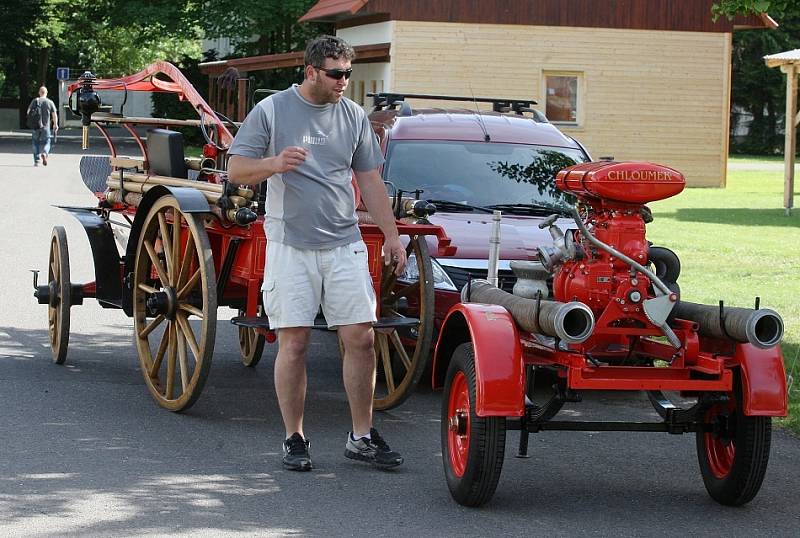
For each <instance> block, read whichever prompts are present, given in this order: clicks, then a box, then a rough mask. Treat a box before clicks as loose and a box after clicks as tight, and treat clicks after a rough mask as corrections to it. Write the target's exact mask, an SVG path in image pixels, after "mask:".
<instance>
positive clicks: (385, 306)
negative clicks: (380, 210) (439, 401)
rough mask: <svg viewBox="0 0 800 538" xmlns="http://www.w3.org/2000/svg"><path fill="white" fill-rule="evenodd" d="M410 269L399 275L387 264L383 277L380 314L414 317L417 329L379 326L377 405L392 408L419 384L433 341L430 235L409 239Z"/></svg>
mask: <svg viewBox="0 0 800 538" xmlns="http://www.w3.org/2000/svg"><path fill="white" fill-rule="evenodd" d="M406 256H407V258H408V260H409V261H408V268H407V269H406V271H405V273H404V274H403V275H401V276H400V277H397V276H396V275H395V274H394V272H393V271H392V270H391V268H388V267H387V268H385V269H384V272H383V275H382V278H381V289H380V307H379V310H380V313H379V317H381V318H396V317H403V316H404V317H412V318H417V319H419V321H420V323H419V325H418V326H417V327H413V328H395V329H376V330H375V357H376V360H377V367H378V382H377V384H376V388H375V400H374V408H375V409H378V410H385V409H391V408H393V407H396V406H398V405H400V404H401V403H403V402H404V401H405V400H406V398H408V397H409V396H410V395H411V393H412V392H413V391H414V389H415V388H416V387H417V384H418V383H419V380H420V377H422V373H423V371H424V370H425V366H426V365H427V363H428V356H429V355H430V349H431V343H432V340H433V314H434V311H433V267H432V265H431V257H430V254H429V253H428V243H427V242H426V241H425V236H422V235H415V236H411V237H410V238H409V242H408V246H407V247H406Z"/></svg>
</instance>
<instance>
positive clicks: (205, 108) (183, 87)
mask: <svg viewBox="0 0 800 538" xmlns="http://www.w3.org/2000/svg"><path fill="white" fill-rule="evenodd" d="M159 74H163V75H166V76H167V77H169V78H170V79H172V81H171V82H170V81H166V80H163V79H159V78H158V77H157V75H159ZM80 85H81V82H80V81H78V82H73V83H72V84H70V85H69V87H68V93H69V95H72V92H73V91H75V90H76V89H77V88H78V87H80ZM93 87H94V89H95V90H120V91H144V92H166V93H174V94H176V95H177V96H178V98H179V99H180V100H182V101H188V102H189V103H191V105H192V106H193V107H194V108H195V110H196V111H197V112H198V114H199V115H200V117H201V119H202V120H203V122H204V123H206V124H207V125H213V126H214V127H215V128H216V130H217V132H218V133H219V137H220V140H219V142H220V143H221V145H222V146H224V147H225V148H226V149H227V148H229V147H230V145H231V144H232V143H233V135H232V134H231V133H230V131H228V129H227V128H226V127H225V125H224V124H223V123H222V121H221V120H220V119H219V118H217V115H216V114H215V113H214V110H213V109H212V108H211V107H210V106H209V105H208V103H206V101H205V100H204V99H203V97H202V96H201V95H200V94H199V93H198V92H197V90H195V88H194V86H192V84H191V83H190V82H189V81H188V80H187V79H186V77H185V76H183V73H181V72H180V70H179V69H178V68H177V67H175V66H174V65H172V64H171V63H169V62H155V63H152V64H150V65H148V66H147V67H146V68H144V69H143V70H142V71H140V72H138V73H136V74H134V75H129V76H127V77H120V78H115V79H105V80H101V79H98V80H97V83H96V84H95V85H93Z"/></svg>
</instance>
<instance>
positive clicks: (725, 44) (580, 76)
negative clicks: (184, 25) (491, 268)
mask: <svg viewBox="0 0 800 538" xmlns="http://www.w3.org/2000/svg"><path fill="white" fill-rule="evenodd" d="M712 4H713V0H536V1H532V0H481V1H480V2H475V1H470V0H433V1H422V0H320V1H319V2H318V3H317V4H315V5H314V6H313V7H312V8H311V9H310V10H309V12H308V13H306V14H305V15H304V16H303V17H302V18H301V19H300V20H301V21H332V22H335V24H336V33H337V35H339V36H341V37H342V38H344V39H346V40H347V41H349V42H350V43H351V44H353V45H355V46H357V50H358V49H361V50H368V51H371V54H372V56H371V57H370V58H363V57H362V58H360V59H359V60H360V63H359V64H358V65H357V67H356V69H355V71H354V73H353V78H352V79H351V84H350V97H351V98H353V99H355V100H356V101H358V102H360V103H362V104H364V105H368V104H369V103H368V101H369V100H368V99H366V98H365V94H366V93H368V92H370V91H394V92H408V93H424V94H448V95H465V96H470V95H474V96H487V97H507V98H526V99H531V98H533V99H535V100H536V101H537V102H538V105H537V108H539V109H540V110H541V111H542V112H544V113H545V114H546V115H547V117H548V118H549V119H550V121H552V122H553V123H554V124H557V125H558V126H559V128H560V129H562V130H563V131H564V132H565V133H567V134H569V135H571V136H573V137H575V138H576V139H578V140H579V141H580V142H581V143H583V144H584V145H585V146H586V147H587V148H588V149H589V151H590V153H591V154H592V155H593V156H594V157H595V158H597V157H600V156H613V157H614V158H616V159H617V160H627V159H631V160H649V161H654V162H658V163H661V164H665V165H668V166H672V167H674V168H677V169H678V170H680V171H682V172H683V173H684V174H685V175H686V177H687V180H688V182H689V184H690V185H694V186H715V187H716V186H722V185H724V184H725V175H726V162H727V157H728V124H729V109H730V102H731V40H732V33H733V31H735V30H736V29H738V28H768V27H770V26H774V24H775V23H774V21H772V20H771V19H769V17H768V16H766V15H764V16H761V17H756V16H752V17H747V18H745V17H742V18H739V19H736V20H734V21H729V20H727V19H725V18H724V17H723V18H721V19H720V20H718V21H716V22H714V21H712V17H711V5H712ZM274 56H278V55H274ZM262 58H268V57H262ZM300 58H302V55H300ZM300 61H302V60H300ZM267 63H269V62H267ZM222 68H224V66H220V65H217V72H220V69H222ZM208 72H209V73H210V72H211V71H208ZM412 104H414V105H417V103H412ZM426 104H430V103H419V106H421V105H426ZM465 106H469V107H473V106H474V105H473V104H471V103H467V104H466V105H465Z"/></svg>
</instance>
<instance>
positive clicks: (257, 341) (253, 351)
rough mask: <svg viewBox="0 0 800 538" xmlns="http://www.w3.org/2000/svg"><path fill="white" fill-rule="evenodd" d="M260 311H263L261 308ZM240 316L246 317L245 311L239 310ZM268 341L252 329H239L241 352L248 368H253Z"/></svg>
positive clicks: (243, 361)
mask: <svg viewBox="0 0 800 538" xmlns="http://www.w3.org/2000/svg"><path fill="white" fill-rule="evenodd" d="M259 310H261V309H260V308H259ZM239 315H240V316H244V315H245V311H244V310H239ZM265 341H266V339H265V338H264V337H263V336H262V335H260V334H258V333H257V332H256V330H255V329H252V328H250V327H239V352H240V353H241V357H242V363H243V364H244V365H245V366H247V367H248V368H253V367H254V366H255V365H256V364H258V361H260V360H261V355H262V354H263V353H264V343H265Z"/></svg>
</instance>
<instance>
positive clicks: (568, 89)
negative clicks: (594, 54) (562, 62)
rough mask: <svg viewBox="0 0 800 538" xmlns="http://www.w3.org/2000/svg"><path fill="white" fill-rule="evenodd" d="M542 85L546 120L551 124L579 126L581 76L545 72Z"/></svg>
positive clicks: (580, 74) (581, 89) (577, 74)
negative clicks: (543, 85) (543, 86)
mask: <svg viewBox="0 0 800 538" xmlns="http://www.w3.org/2000/svg"><path fill="white" fill-rule="evenodd" d="M544 84H545V92H544V95H545V115H546V116H547V119H549V120H550V121H551V122H553V123H561V124H567V125H579V124H580V123H581V112H582V111H581V110H580V106H581V92H582V91H583V88H582V86H583V74H582V73H563V72H550V73H548V72H546V73H545V74H544Z"/></svg>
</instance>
